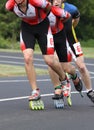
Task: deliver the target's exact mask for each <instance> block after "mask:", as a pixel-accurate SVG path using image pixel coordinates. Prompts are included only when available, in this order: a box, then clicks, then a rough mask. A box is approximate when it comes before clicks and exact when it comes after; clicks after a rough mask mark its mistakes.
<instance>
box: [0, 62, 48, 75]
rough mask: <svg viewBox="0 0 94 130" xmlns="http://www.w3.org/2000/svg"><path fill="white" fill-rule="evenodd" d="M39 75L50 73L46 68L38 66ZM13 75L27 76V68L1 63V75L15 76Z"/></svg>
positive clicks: (37, 72)
mask: <svg viewBox="0 0 94 130" xmlns="http://www.w3.org/2000/svg"><path fill="white" fill-rule="evenodd" d="M35 70H36V74H37V75H44V74H48V71H47V70H45V71H44V69H38V68H36V69H35ZM13 76H26V73H25V68H24V67H20V66H14V65H4V64H0V77H13Z"/></svg>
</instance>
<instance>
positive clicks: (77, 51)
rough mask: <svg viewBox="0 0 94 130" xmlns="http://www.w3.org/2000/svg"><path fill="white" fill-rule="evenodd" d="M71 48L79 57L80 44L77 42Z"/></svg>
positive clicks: (80, 52) (80, 51)
mask: <svg viewBox="0 0 94 130" xmlns="http://www.w3.org/2000/svg"><path fill="white" fill-rule="evenodd" d="M73 47H74V49H75V52H76V55H80V54H82V53H83V52H82V49H81V45H80V42H77V43H75V44H73Z"/></svg>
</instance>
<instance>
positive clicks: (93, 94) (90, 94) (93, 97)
mask: <svg viewBox="0 0 94 130" xmlns="http://www.w3.org/2000/svg"><path fill="white" fill-rule="evenodd" d="M87 96H88V97H89V99H90V100H91V101H92V102H93V103H94V91H93V90H91V91H89V92H88V93H87Z"/></svg>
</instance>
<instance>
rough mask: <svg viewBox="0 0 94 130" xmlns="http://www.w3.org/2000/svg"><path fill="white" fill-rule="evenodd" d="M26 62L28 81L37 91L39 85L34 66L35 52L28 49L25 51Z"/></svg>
mask: <svg viewBox="0 0 94 130" xmlns="http://www.w3.org/2000/svg"><path fill="white" fill-rule="evenodd" d="M23 55H24V61H25V70H26V73H27V77H28V80H29V82H30V86H31V89H32V90H36V89H37V88H38V87H37V83H36V72H35V68H34V65H33V50H32V49H26V50H24V51H23Z"/></svg>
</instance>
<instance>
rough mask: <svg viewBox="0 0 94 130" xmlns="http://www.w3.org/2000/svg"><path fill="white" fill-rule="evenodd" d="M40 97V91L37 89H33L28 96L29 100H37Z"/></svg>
mask: <svg viewBox="0 0 94 130" xmlns="http://www.w3.org/2000/svg"><path fill="white" fill-rule="evenodd" d="M39 98H40V91H39V89H36V90H33V91H32V92H31V95H30V96H29V100H37V99H39Z"/></svg>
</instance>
